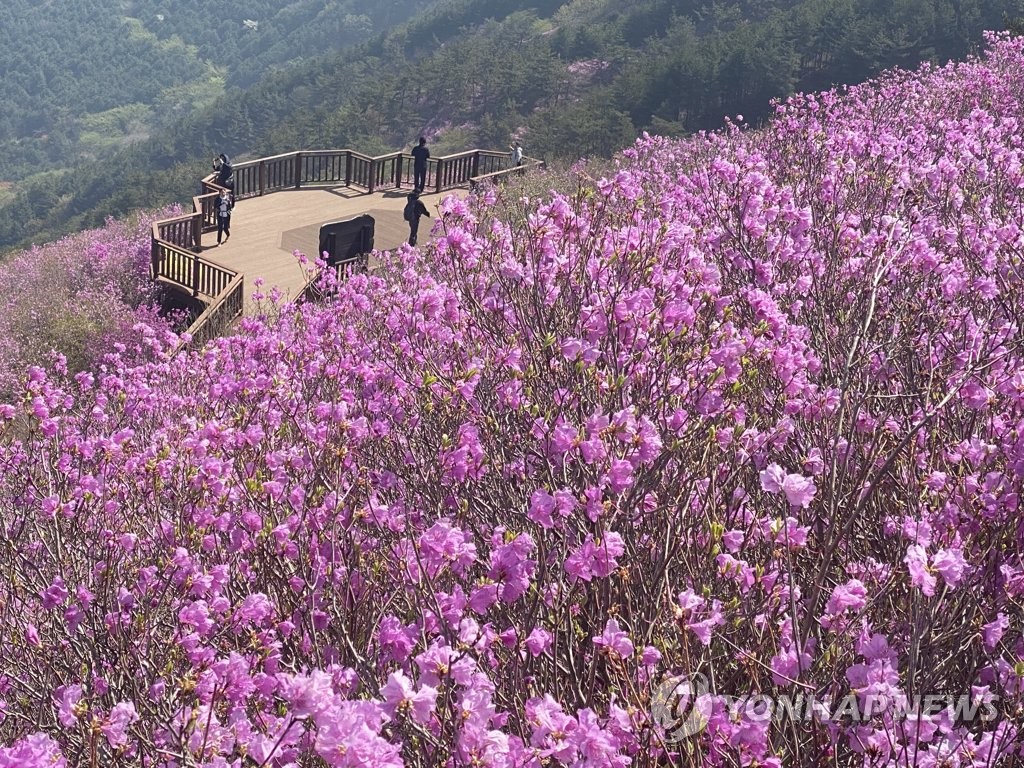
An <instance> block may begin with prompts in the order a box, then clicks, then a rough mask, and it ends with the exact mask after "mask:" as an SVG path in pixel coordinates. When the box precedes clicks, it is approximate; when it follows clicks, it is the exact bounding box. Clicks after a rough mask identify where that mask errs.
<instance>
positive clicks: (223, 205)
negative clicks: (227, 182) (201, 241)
mask: <svg viewBox="0 0 1024 768" xmlns="http://www.w3.org/2000/svg"><path fill="white" fill-rule="evenodd" d="M234 207H235V197H234V195H232V194H231V190H229V189H222V190H221V191H220V197H218V198H217V245H220V239H221V235H223V236H224V242H225V243H226V242H227V241H228V238H229V237H231V209H232V208H234Z"/></svg>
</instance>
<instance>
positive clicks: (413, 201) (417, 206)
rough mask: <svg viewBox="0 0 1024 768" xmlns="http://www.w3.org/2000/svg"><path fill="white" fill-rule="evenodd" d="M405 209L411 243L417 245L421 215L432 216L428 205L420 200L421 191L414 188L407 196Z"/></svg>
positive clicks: (404, 214)
mask: <svg viewBox="0 0 1024 768" xmlns="http://www.w3.org/2000/svg"><path fill="white" fill-rule="evenodd" d="M405 201H406V202H405V210H404V211H403V212H402V216H403V217H404V218H405V220H406V221H408V222H409V245H416V233H417V232H418V231H419V228H420V216H426V217H427V218H428V219H429V218H430V212H429V211H428V210H427V206H425V205H424V204H423V201H422V200H420V193H419V192H417V191H416V190H413V191H412V192H410V193H409V194H408V195H406V196H405Z"/></svg>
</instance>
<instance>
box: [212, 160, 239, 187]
mask: <svg viewBox="0 0 1024 768" xmlns="http://www.w3.org/2000/svg"><path fill="white" fill-rule="evenodd" d="M213 169H214V170H215V171H216V172H217V183H218V184H219V185H220V186H222V187H230V188H234V186H235V179H234V173H235V169H234V168H232V167H231V161H230V160H228V156H227V155H225V154H224V153H223V152H221V153H220V156H219V157H217V158H216V159H215V160H214V161H213Z"/></svg>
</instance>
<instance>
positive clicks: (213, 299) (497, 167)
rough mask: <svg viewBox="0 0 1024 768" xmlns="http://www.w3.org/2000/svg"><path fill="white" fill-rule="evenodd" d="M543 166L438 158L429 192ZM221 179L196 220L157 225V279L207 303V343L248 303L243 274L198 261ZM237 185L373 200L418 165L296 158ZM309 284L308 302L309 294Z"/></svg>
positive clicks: (321, 153) (248, 191)
mask: <svg viewBox="0 0 1024 768" xmlns="http://www.w3.org/2000/svg"><path fill="white" fill-rule="evenodd" d="M543 165H544V163H543V161H540V160H532V159H529V158H524V159H523V165H522V166H519V167H508V166H509V155H508V153H507V152H493V151H489V150H481V149H474V150H470V151H468V152H460V153H458V154H455V155H447V156H444V157H432V158H430V159H429V160H428V161H427V178H426V185H425V187H424V189H429V190H432V191H434V192H443V191H445V190H448V189H457V188H460V187H466V186H468V187H469V188H470V189H475V188H476V187H477V186H478V185H479V184H481V183H484V182H489V181H498V180H500V179H501V178H502V177H505V176H508V175H511V174H516V173H523V172H524V171H525V170H526V169H528V168H537V167H542V166H543ZM214 178H215V176H214V175H213V174H210V175H209V176H207V177H205V178H204V179H202V181H201V182H200V184H201V189H202V191H201V193H200V194H199V195H197V196H195V197H193V198H192V213H190V214H185V215H182V216H177V217H175V218H172V219H164V220H163V221H158V222H156V223H154V224H153V244H152V275H153V279H155V280H161V279H162V280H166V281H168V282H170V283H172V284H174V285H177V286H179V287H181V288H184V289H186V290H188V291H189V292H191V294H192V296H193V297H194V298H198V299H202V300H203V301H205V302H207V304H208V306H207V309H206V310H205V311H204V312H203V313H202V314H201V315H199V317H197V318H196V319H195V321H194V322H193V323H192V324H191V325H190V326H189V328H188V333H189V334H190V335H191V336H192V339H193V341H199V342H200V343H204V342H206V341H208V340H209V339H211V338H213V337H214V336H216V335H217V334H219V333H221V332H222V331H223V330H224V329H225V328H227V327H228V326H229V325H230V324H231V323H232V322H233V321H234V320H235V319H237V318H238V317H240V316H241V314H242V309H243V305H244V301H243V300H244V297H245V294H244V283H245V281H244V276H243V275H242V274H241V273H239V272H235V271H234V270H232V269H229V268H227V267H225V266H222V265H220V264H217V263H216V262H214V261H210V260H208V259H204V258H202V257H201V256H200V255H199V251H200V250H201V247H202V236H203V233H205V232H211V231H213V230H215V229H216V228H217V212H216V207H215V206H216V200H217V197H218V196H219V195H220V190H221V187H220V186H219V185H218V184H217V183H216V182H215V181H214ZM234 182H235V188H234V194H235V199H236V200H241V199H244V198H247V197H259V196H262V195H266V194H269V193H271V192H281V191H284V190H288V189H300V188H303V187H306V188H308V187H317V186H332V187H336V186H346V187H354V188H356V189H361V190H364V191H365V192H366V193H368V194H369V193H373V192H377V191H379V190H384V189H401V188H402V187H407V188H412V185H413V159H412V155H409V154H407V153H405V152H392V153H390V154H386V155H378V156H376V157H370V156H369V155H364V154H362V153H360V152H356V151H354V150H351V149H330V150H312V151H300V152H289V153H287V154H283V155H275V156H273V157H263V158H260V159H258V160H248V161H245V162H241V163H238V164H237V165H235V166H234ZM311 283H312V281H310V284H311ZM310 284H307V286H306V288H305V289H304V290H303V291H302V292H301V294H302V295H306V294H309V293H310V291H309V290H308V289H309V288H310ZM179 349H180V347H179Z"/></svg>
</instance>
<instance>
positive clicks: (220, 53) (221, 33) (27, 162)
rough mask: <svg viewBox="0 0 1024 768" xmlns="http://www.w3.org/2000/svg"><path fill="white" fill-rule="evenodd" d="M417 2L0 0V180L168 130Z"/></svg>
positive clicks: (396, 19)
mask: <svg viewBox="0 0 1024 768" xmlns="http://www.w3.org/2000/svg"><path fill="white" fill-rule="evenodd" d="M429 6H430V2H422V1H420V0H218V2H216V3H209V2H200V1H199V0H131V1H130V2H125V3H111V2H106V1H105V0H75V2H71V3H60V4H59V6H55V5H53V4H50V3H34V2H29V0H5V2H4V8H3V22H2V23H0V72H3V73H4V76H3V78H0V105H3V109H2V110H0V181H3V182H11V181H17V180H18V179H21V178H23V177H25V176H28V175H31V174H35V173H39V172H44V171H47V170H53V169H61V168H66V167H69V166H71V165H73V164H74V163H75V162H76V161H77V160H81V159H88V158H95V159H99V158H101V157H102V156H103V155H104V152H105V150H107V149H109V148H110V147H111V146H117V145H118V144H123V143H130V142H133V141H137V140H139V139H142V138H145V137H146V136H148V135H149V134H151V133H153V132H154V131H159V130H161V129H166V128H167V127H168V122H169V121H175V120H179V119H181V118H182V117H183V116H185V115H187V114H188V113H189V112H190V111H192V110H193V109H195V108H197V107H202V106H206V105H210V104H215V103H218V102H219V101H220V100H221V98H222V96H223V93H224V91H225V88H231V87H233V86H246V85H249V84H251V83H253V82H254V81H255V80H257V79H258V78H259V77H260V76H261V75H262V74H264V73H265V72H266V71H268V70H270V69H274V68H279V67H282V66H285V65H292V66H294V65H295V64H297V63H300V62H301V61H303V60H304V59H306V58H309V57H318V56H322V55H323V54H324V53H325V52H328V51H331V50H335V49H338V48H341V47H344V46H346V45H349V44H351V43H355V42H358V41H360V40H363V39H365V38H366V37H367V36H369V35H372V34H374V33H375V32H378V31H381V30H386V29H388V28H389V27H391V26H392V25H394V24H397V23H400V22H402V21H405V20H406V19H407V18H408V17H409V16H410V15H411V14H413V13H417V12H420V11H422V10H423V9H424V8H427V7H429Z"/></svg>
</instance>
